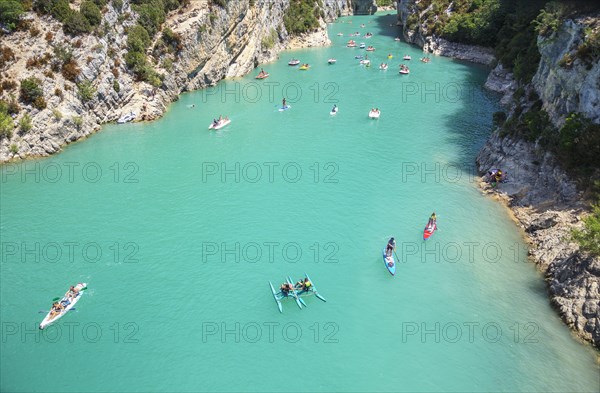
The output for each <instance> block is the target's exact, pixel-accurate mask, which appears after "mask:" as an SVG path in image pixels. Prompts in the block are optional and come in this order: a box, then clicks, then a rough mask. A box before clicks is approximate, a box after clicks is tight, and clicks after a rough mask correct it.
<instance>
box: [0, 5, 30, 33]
mask: <svg viewBox="0 0 600 393" xmlns="http://www.w3.org/2000/svg"><path fill="white" fill-rule="evenodd" d="M24 12H25V9H24V7H23V5H22V4H21V3H20V2H19V1H18V0H2V1H0V24H3V25H4V26H5V27H6V28H7V29H8V30H14V29H15V28H16V27H17V24H18V23H19V19H21V15H23V13H24Z"/></svg>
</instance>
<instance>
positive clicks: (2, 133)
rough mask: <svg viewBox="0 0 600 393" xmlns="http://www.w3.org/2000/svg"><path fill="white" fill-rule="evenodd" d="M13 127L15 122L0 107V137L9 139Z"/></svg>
mask: <svg viewBox="0 0 600 393" xmlns="http://www.w3.org/2000/svg"><path fill="white" fill-rule="evenodd" d="M14 128H15V123H14V121H13V119H12V117H10V115H9V114H8V113H7V112H5V111H2V110H1V109H0V139H1V138H7V139H10V138H11V137H12V132H13V129H14Z"/></svg>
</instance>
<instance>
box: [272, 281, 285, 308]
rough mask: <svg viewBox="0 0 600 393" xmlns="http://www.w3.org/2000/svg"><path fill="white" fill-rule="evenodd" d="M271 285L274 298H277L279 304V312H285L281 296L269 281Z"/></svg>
mask: <svg viewBox="0 0 600 393" xmlns="http://www.w3.org/2000/svg"><path fill="white" fill-rule="evenodd" d="M269 285H270V286H271V292H272V293H273V297H274V298H275V302H276V303H277V307H278V308H279V312H283V306H282V305H281V300H280V298H279V296H278V295H277V292H276V291H275V288H273V284H271V281H269Z"/></svg>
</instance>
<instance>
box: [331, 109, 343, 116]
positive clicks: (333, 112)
mask: <svg viewBox="0 0 600 393" xmlns="http://www.w3.org/2000/svg"><path fill="white" fill-rule="evenodd" d="M339 110H340V108H335V110H333V111H331V112H329V114H330V115H331V116H335V115H337V113H338V111H339Z"/></svg>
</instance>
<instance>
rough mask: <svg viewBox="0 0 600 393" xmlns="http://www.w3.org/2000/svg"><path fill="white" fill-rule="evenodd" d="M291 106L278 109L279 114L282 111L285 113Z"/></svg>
mask: <svg viewBox="0 0 600 393" xmlns="http://www.w3.org/2000/svg"><path fill="white" fill-rule="evenodd" d="M291 107H292V106H291V105H286V106H284V107H281V108H279V112H283V111H287V110H288V109H290V108H291Z"/></svg>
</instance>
